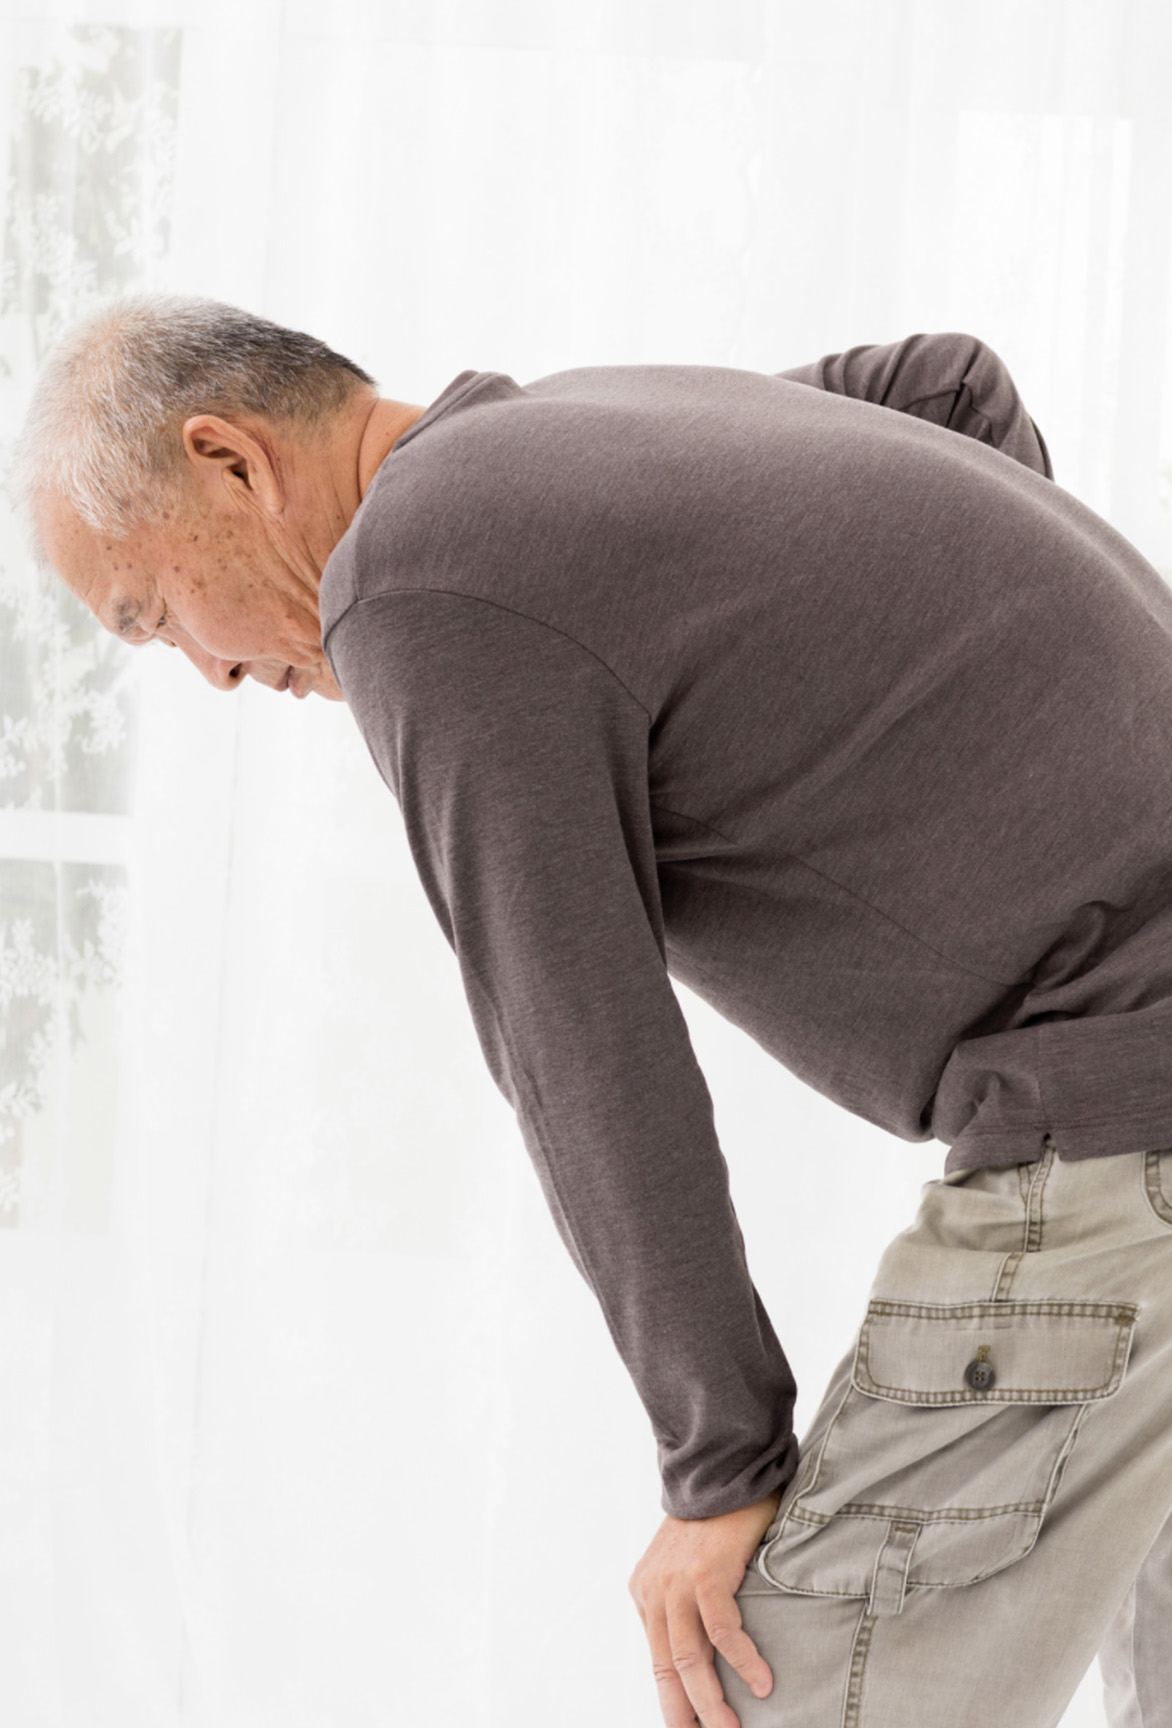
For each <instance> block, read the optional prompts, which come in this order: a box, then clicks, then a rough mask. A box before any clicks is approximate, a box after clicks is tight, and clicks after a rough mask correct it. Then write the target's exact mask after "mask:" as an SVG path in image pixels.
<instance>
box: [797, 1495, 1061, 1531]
mask: <svg viewBox="0 0 1172 1728" xmlns="http://www.w3.org/2000/svg"><path fill="white" fill-rule="evenodd" d="M1045 1508H1046V1501H1045V1500H1044V1499H1043V1500H1008V1501H1006V1503H1005V1504H1004V1505H1003V1506H949V1507H946V1508H945V1509H944V1510H943V1511H940V1512H932V1511H929V1510H928V1509H927V1508H926V1507H920V1506H893V1505H890V1504H884V1502H883V1501H872V1500H848V1501H846V1502H845V1503H844V1504H843V1505H842V1506H840V1507H839V1508H838V1510H837V1511H836V1512H815V1511H813V1510H812V1509H811V1508H809V1507H807V1508H806V1509H805V1510H804V1511H802V1512H791V1513H790V1521H791V1522H792V1523H794V1524H809V1525H811V1526H812V1527H813V1528H814V1529H816V1530H821V1529H822V1528H823V1527H824V1526H825V1525H827V1524H832V1523H833V1522H834V1520H835V1519H836V1518H876V1519H880V1520H882V1521H884V1522H886V1521H887V1520H889V1519H892V1518H900V1519H902V1520H904V1521H905V1522H910V1523H915V1524H972V1523H974V1522H978V1521H979V1520H980V1519H982V1518H1002V1517H1004V1516H1005V1515H1006V1514H1007V1513H1010V1512H1030V1513H1038V1512H1043V1511H1044V1510H1045Z"/></svg>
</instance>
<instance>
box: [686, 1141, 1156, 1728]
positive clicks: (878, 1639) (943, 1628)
mask: <svg viewBox="0 0 1172 1728" xmlns="http://www.w3.org/2000/svg"><path fill="white" fill-rule="evenodd" d="M1165 1189H1166V1190H1167V1192H1168V1199H1167V1200H1164V1198H1163V1196H1164V1193H1165ZM1170 1509H1172V1152H1170V1153H1166V1154H1160V1153H1151V1154H1146V1155H1145V1154H1142V1153H1137V1154H1133V1155H1128V1156H1126V1157H1122V1158H1109V1159H1092V1160H1084V1161H1081V1162H1078V1163H1064V1162H1062V1161H1061V1160H1059V1159H1057V1158H1056V1157H1055V1156H1054V1154H1053V1151H1052V1150H1050V1151H1048V1152H1047V1155H1046V1157H1045V1158H1043V1159H1041V1160H1039V1162H1038V1163H1036V1164H1031V1165H1023V1166H1013V1167H1011V1168H1008V1169H1002V1170H981V1171H975V1172H969V1173H966V1174H965V1175H963V1176H961V1177H960V1178H955V1179H954V1178H950V1179H948V1180H946V1181H944V1182H938V1183H930V1184H928V1186H927V1187H926V1188H925V1190H924V1201H923V1204H922V1206H921V1209H920V1213H919V1216H918V1218H917V1220H916V1222H915V1224H913V1226H912V1227H911V1229H910V1230H908V1231H905V1232H903V1233H902V1234H901V1235H900V1236H898V1237H897V1238H896V1240H895V1241H894V1242H893V1243H892V1244H891V1247H890V1248H889V1249H888V1251H887V1253H886V1254H885V1255H884V1256H883V1259H882V1261H881V1263H880V1267H879V1272H878V1274H877V1277H876V1280H875V1286H874V1289H873V1291H872V1298H871V1302H870V1304H869V1307H868V1311H867V1316H866V1318H865V1321H864V1325H863V1327H862V1329H861V1331H860V1334H859V1338H858V1340H857V1343H856V1347H855V1349H854V1350H853V1351H852V1352H851V1354H850V1355H849V1356H848V1357H847V1359H846V1360H845V1361H844V1362H843V1363H842V1364H840V1366H839V1368H838V1370H837V1371H836V1373H835V1375H834V1376H833V1378H832V1380H831V1384H830V1387H829V1389H828V1391H827V1395H826V1397H825V1399H824V1400H823V1403H822V1405H821V1407H820V1409H819V1411H818V1414H817V1416H816V1418H815V1421H814V1423H813V1426H812V1428H811V1431H810V1434H809V1435H808V1436H807V1437H806V1440H805V1441H804V1443H803V1447H802V1456H801V1462H800V1464H799V1469H798V1473H797V1476H796V1477H795V1479H794V1482H793V1483H792V1484H791V1487H790V1489H789V1491H788V1492H787V1494H786V1496H785V1498H784V1500H783V1502H782V1504H781V1506H780V1508H779V1510H778V1515H777V1518H776V1519H775V1520H774V1523H773V1524H772V1525H771V1526H770V1529H769V1530H768V1531H767V1532H766V1535H765V1538H764V1540H763V1542H762V1544H761V1546H760V1548H759V1549H758V1551H757V1554H756V1555H755V1557H754V1561H753V1563H751V1564H750V1567H749V1570H748V1571H747V1573H746V1575H745V1579H744V1582H743V1583H742V1586H741V1589H740V1591H739V1592H738V1602H739V1604H740V1608H741V1613H742V1615H743V1617H744V1622H745V1626H746V1629H747V1630H748V1631H749V1633H750V1634H751V1636H752V1637H753V1638H754V1640H755V1641H756V1642H757V1644H758V1647H759V1648H760V1650H761V1651H762V1654H763V1655H764V1656H765V1658H766V1660H767V1661H768V1662H769V1663H770V1666H771V1667H772V1668H773V1671H774V1689H773V1692H772V1693H771V1695H770V1697H769V1698H768V1699H766V1700H757V1699H754V1698H753V1697H752V1696H751V1695H750V1694H749V1693H748V1692H747V1691H746V1690H745V1688H744V1687H743V1686H742V1685H741V1683H740V1682H739V1681H738V1679H737V1677H736V1675H735V1674H734V1673H733V1672H732V1671H731V1670H730V1669H729V1668H728V1667H727V1664H725V1663H723V1662H722V1661H721V1660H720V1659H719V1658H718V1671H719V1673H720V1676H721V1680H722V1683H723V1684H724V1686H725V1692H726V1696H727V1698H728V1700H729V1703H730V1704H731V1705H732V1706H733V1708H734V1709H735V1710H736V1711H737V1713H738V1715H739V1716H740V1718H741V1722H742V1725H743V1728H798V1725H799V1724H800V1725H801V1728H938V1725H939V1724H941V1723H944V1722H947V1723H948V1724H949V1725H950V1728H978V1725H980V1728H986V1725H987V1724H989V1723H990V1722H999V1723H1000V1722H1004V1723H1006V1724H1011V1725H1012V1728H1052V1724H1054V1723H1056V1722H1057V1721H1058V1720H1059V1718H1060V1716H1061V1714H1062V1711H1063V1709H1064V1708H1065V1705H1066V1703H1067V1702H1068V1701H1069V1699H1070V1697H1071V1695H1072V1694H1073V1692H1074V1690H1075V1688H1076V1687H1077V1685H1078V1682H1079V1679H1080V1678H1081V1676H1082V1674H1083V1673H1084V1672H1085V1670H1086V1668H1087V1667H1088V1666H1089V1664H1090V1662H1091V1660H1092V1659H1093V1657H1094V1654H1095V1651H1096V1650H1097V1648H1098V1646H1099V1644H1100V1643H1101V1641H1102V1639H1103V1637H1104V1635H1105V1633H1106V1631H1107V1628H1108V1626H1109V1625H1110V1622H1111V1620H1112V1618H1113V1615H1114V1613H1115V1611H1116V1610H1117V1608H1118V1607H1119V1605H1120V1603H1121V1602H1122V1600H1123V1598H1124V1597H1125V1596H1126V1594H1127V1592H1128V1590H1129V1588H1130V1585H1131V1582H1132V1580H1133V1578H1134V1577H1135V1575H1136V1573H1137V1571H1138V1569H1139V1567H1140V1565H1141V1563H1142V1561H1143V1559H1144V1556H1145V1554H1146V1553H1147V1551H1148V1549H1149V1547H1150V1546H1151V1543H1152V1541H1153V1538H1154V1536H1155V1535H1156V1533H1157V1532H1158V1530H1159V1528H1160V1526H1161V1524H1162V1523H1163V1522H1164V1520H1165V1519H1166V1518H1167V1516H1168V1514H1169V1511H1170Z"/></svg>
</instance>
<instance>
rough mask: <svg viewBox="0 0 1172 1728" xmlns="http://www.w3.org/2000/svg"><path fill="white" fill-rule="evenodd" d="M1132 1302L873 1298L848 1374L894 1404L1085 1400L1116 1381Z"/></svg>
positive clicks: (1126, 1347)
mask: <svg viewBox="0 0 1172 1728" xmlns="http://www.w3.org/2000/svg"><path fill="white" fill-rule="evenodd" d="M1138 1312H1139V1311H1138V1309H1137V1308H1135V1307H1133V1306H1132V1305H1131V1304H1129V1303H1118V1302H964V1303H958V1304H954V1305H943V1304H933V1303H920V1302H885V1301H873V1302H872V1303H871V1304H870V1306H869V1307H868V1309H867V1317H866V1319H865V1320H864V1322H863V1327H862V1331H861V1332H860V1334H859V1342H858V1347H857V1349H856V1351H855V1360H854V1370H853V1373H852V1381H853V1384H854V1385H855V1387H856V1388H857V1389H858V1390H859V1391H860V1392H864V1393H866V1394H867V1395H868V1396H869V1397H872V1398H887V1399H892V1400H894V1401H895V1402H896V1403H901V1404H924V1405H929V1404H1088V1403H1090V1402H1092V1401H1093V1400H1094V1399H1097V1398H1109V1397H1110V1396H1111V1394H1112V1393H1113V1392H1114V1391H1115V1390H1116V1389H1117V1387H1118V1386H1119V1383H1120V1381H1121V1380H1122V1378H1123V1371H1124V1369H1125V1367H1126V1366H1127V1358H1128V1354H1129V1352H1130V1350H1131V1339H1132V1334H1133V1332H1134V1329H1135V1322H1136V1317H1137V1314H1138ZM977 1365H980V1369H983V1372H982V1371H980V1370H979V1369H978V1366H977Z"/></svg>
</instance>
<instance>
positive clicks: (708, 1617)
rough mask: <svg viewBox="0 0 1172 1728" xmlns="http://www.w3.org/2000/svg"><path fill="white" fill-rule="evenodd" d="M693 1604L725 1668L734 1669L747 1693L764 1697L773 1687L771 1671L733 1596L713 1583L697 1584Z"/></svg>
mask: <svg viewBox="0 0 1172 1728" xmlns="http://www.w3.org/2000/svg"><path fill="white" fill-rule="evenodd" d="M696 1604H697V1607H698V1608H699V1610H700V1617H701V1619H702V1620H703V1622H704V1630H705V1632H706V1633H707V1634H708V1637H709V1639H710V1640H711V1642H712V1644H713V1645H714V1646H715V1647H716V1649H717V1650H719V1651H720V1654H721V1655H722V1656H723V1657H724V1659H725V1661H726V1662H727V1663H728V1665H729V1667H730V1668H734V1669H735V1670H736V1672H737V1673H738V1674H739V1675H740V1677H741V1679H742V1680H743V1681H744V1682H745V1685H746V1686H747V1687H748V1688H749V1690H750V1692H753V1693H755V1694H756V1696H757V1697H758V1698H767V1697H768V1696H769V1694H770V1692H771V1691H772V1690H773V1673H772V1670H771V1669H770V1667H769V1664H768V1662H766V1660H765V1658H764V1656H762V1655H761V1653H760V1651H759V1650H758V1649H757V1646H756V1645H755V1644H754V1642H753V1640H752V1639H751V1638H750V1637H749V1634H748V1633H747V1632H746V1631H745V1629H744V1621H743V1620H742V1619H741V1611H740V1608H739V1607H738V1606H737V1600H736V1597H735V1596H730V1595H729V1593H728V1591H727V1590H722V1589H721V1588H720V1587H719V1586H717V1585H711V1584H710V1585H708V1586H707V1587H706V1586H705V1585H703V1584H701V1585H699V1586H698V1587H697V1590H696Z"/></svg>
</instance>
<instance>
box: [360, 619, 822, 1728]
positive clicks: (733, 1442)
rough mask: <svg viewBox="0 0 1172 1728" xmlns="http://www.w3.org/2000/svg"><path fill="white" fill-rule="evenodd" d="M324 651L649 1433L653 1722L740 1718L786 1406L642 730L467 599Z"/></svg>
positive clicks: (563, 657) (374, 626)
mask: <svg viewBox="0 0 1172 1728" xmlns="http://www.w3.org/2000/svg"><path fill="white" fill-rule="evenodd" d="M327 650H328V652H329V656H330V660H331V664H332V665H333V667H334V671H335V675H336V676H337V678H338V682H339V684H340V686H341V688H342V690H343V691H344V692H345V695H346V699H347V701H348V703H349V705H350V708H351V710H352V712H353V713H354V715H355V718H356V720H357V722H358V724H359V726H360V728H361V730H362V732H363V735H364V736H365V738H366V741H367V743H368V745H369V747H370V750H371V753H372V755H373V756H374V759H375V761H376V763H377V765H378V767H379V769H380V770H381V772H382V774H383V777H384V779H385V780H386V781H387V783H388V785H389V786H390V787H391V789H392V791H393V792H394V793H395V795H396V797H397V798H398V800H399V804H400V807H401V809H402V812H403V818H404V822H405V824H406V828H407V835H408V840H409V842H410V845H411V849H412V853H413V856H414V859H415V862H416V865H417V867H418V870H419V874H420V879H421V881H422V883H423V886H424V888H425V890H426V892H427V895H428V898H429V900H430V902H431V905H432V908H433V910H434V911H435V913H436V916H437V918H438V920H439V922H440V925H441V927H442V928H443V930H444V933H445V935H446V936H447V938H448V940H449V942H450V943H451V944H452V947H453V948H454V950H455V952H456V955H457V958H458V960H459V963H460V968H461V973H462V976H463V982H464V987H465V992H466V995H467V997H468V1002H469V1006H470V1008H471V1011H472V1016H473V1020H474V1022H475V1026H476V1031H477V1034H478V1036H479V1039H480V1043H481V1047H482V1049H483V1051H484V1054H485V1058H486V1060H487V1062H488V1065H489V1068H490V1070H491V1072H492V1074H493V1077H494V1079H495V1080H496V1082H497V1084H498V1086H499V1087H500V1089H501V1090H502V1092H503V1093H504V1094H505V1096H506V1098H508V1100H509V1102H510V1103H511V1104H512V1105H513V1107H514V1109H515V1110H516V1113H517V1119H518V1123H519V1125H520V1128H521V1131H522V1134H523V1136H524V1139H525V1143H526V1146H527V1148H528V1150H529V1153H530V1156H531V1157H532V1159H533V1162H534V1164H535V1166H536V1169H537V1173H538V1176H539V1178H540V1180H541V1183H542V1187H543V1189H544V1191H545V1196H546V1200H547V1202H548V1204H549V1208H550V1211H551V1213H552V1216H553V1219H554V1222H555V1224H556V1226H557V1228H558V1231H559V1232H560V1234H561V1236H562V1239H563V1241H564V1242H565V1244H566V1247H567V1248H568V1249H569V1252H570V1254H571V1256H572V1258H573V1260H574V1262H575V1264H576V1265H577V1267H578V1269H579V1271H580V1272H581V1274H582V1276H583V1277H584V1278H585V1279H586V1281H587V1283H588V1284H589V1285H590V1287H591V1289H592V1290H593V1291H594V1293H595V1295H596V1297H597V1298H598V1300H599V1303H600V1305H601V1307H602V1310H603V1314H604V1316H605V1318H606V1321H607V1324H608V1326H609V1328H610V1331H611V1335H612V1337H613V1339H614V1342H615V1344H616V1346H617V1348H618V1350H619V1353H620V1355H621V1356H622V1358H623V1360H624V1362H625V1363H626V1366H627V1368H628V1370H629V1372H630V1374H631V1378H632V1380H633V1382H634V1384H635V1387H636V1389H637V1391H638V1393H639V1396H640V1398H641V1399H642V1401H643V1404H644V1406H645V1408H646V1410H647V1412H648V1415H649V1416H650V1418H651V1423H652V1427H653V1429H654V1431H655V1434H656V1437H657V1440H658V1448H659V1462H660V1471H661V1475H662V1478H663V1485H664V1492H663V1506H664V1509H665V1511H667V1513H668V1514H669V1516H668V1518H667V1520H666V1521H665V1526H664V1527H663V1529H664V1530H665V1531H666V1532H667V1536H666V1555H665V1552H664V1549H663V1546H662V1545H661V1547H660V1548H659V1549H657V1551H656V1557H655V1560H654V1564H653V1565H652V1567H651V1568H650V1570H649V1569H648V1568H647V1566H646V1564H645V1565H644V1567H643V1568H642V1569H641V1571H640V1574H639V1580H640V1581H639V1583H638V1584H637V1586H636V1588H635V1589H633V1590H632V1594H633V1595H634V1596H635V1599H636V1604H637V1606H638V1607H639V1611H640V1614H641V1616H642V1618H643V1621H644V1625H645V1627H646V1630H647V1635H648V1639H649V1642H650V1645H651V1651H652V1660H653V1664H654V1667H655V1671H656V1677H657V1680H658V1682H659V1685H660V1689H661V1698H662V1701H663V1705H662V1707H663V1711H664V1717H665V1721H667V1722H669V1723H671V1724H673V1725H674V1724H676V1723H683V1722H687V1721H692V1720H693V1719H694V1718H693V1708H695V1710H696V1711H697V1712H698V1713H699V1714H700V1716H701V1720H702V1721H704V1723H705V1724H706V1728H734V1724H735V1721H736V1718H735V1716H734V1715H733V1713H732V1711H731V1710H729V1708H728V1706H727V1705H725V1704H723V1703H722V1702H721V1690H720V1684H719V1681H718V1679H717V1676H716V1673H715V1669H714V1666H713V1661H712V1647H713V1645H714V1644H715V1645H716V1646H717V1647H718V1648H719V1649H720V1650H721V1652H722V1654H723V1655H725V1656H726V1657H727V1659H728V1660H729V1662H730V1663H731V1664H732V1666H733V1667H734V1668H736V1669H737V1671H738V1672H739V1673H740V1674H741V1676H742V1677H743V1679H744V1680H745V1683H746V1684H747V1685H750V1686H754V1687H755V1688H759V1689H762V1690H767V1689H768V1686H769V1684H770V1676H769V1670H768V1668H767V1666H766V1664H765V1662H764V1660H763V1659H762V1657H761V1656H760V1654H759V1653H758V1652H757V1650H756V1648H755V1646H754V1645H753V1643H752V1640H751V1639H750V1637H749V1635H748V1634H747V1633H746V1632H745V1631H744V1630H743V1629H742V1628H741V1626H740V1616H739V1613H738V1610H737V1605H736V1602H735V1600H734V1594H735V1591H736V1589H737V1587H738V1585H739V1584H740V1581H741V1578H742V1577H743V1575H744V1571H745V1567H746V1565H747V1563H748V1561H749V1559H750V1558H751V1556H752V1553H753V1550H754V1548H755V1546H756V1544H757V1542H758V1541H759V1540H760V1538H761V1536H762V1535H763V1533H764V1531H765V1529H766V1527H767V1526H768V1524H769V1521H770V1519H771V1517H772V1516H773V1514H774V1512H775V1511H776V1507H777V1503H778V1493H779V1491H780V1490H781V1489H782V1488H783V1487H784V1486H785V1484H786V1483H787V1482H788V1481H789V1479H790V1477H791V1476H792V1474H793V1471H794V1469H795V1468H796V1464H797V1447H796V1442H795V1439H794V1436H793V1431H792V1422H791V1413H792V1405H793V1399H794V1390H795V1389H794V1383H793V1378H792V1375H791V1373H790V1370H789V1367H788V1364H787V1363H786V1360H785V1357H784V1355H783V1354H782V1351H781V1346H780V1345H779V1343H778V1341H777V1338H776V1335H775V1333H774V1331H773V1327H772V1325H771V1324H770V1321H769V1317H768V1315H767V1314H766V1312H765V1309H764V1307H763V1306H762V1304H761V1301H760V1298H759V1296H758V1294H757V1292H756V1290H755V1289H754V1287H753V1284H752V1282H751V1280H750V1277H749V1273H748V1268H747V1266H746V1263H745V1255H744V1243H743V1241H742V1238H741V1232H740V1229H739V1226H738V1223H737V1219H736V1216H735V1213H734V1211H733V1206H732V1200H731V1197H730V1194H729V1187H728V1171H727V1167H726V1165H725V1162H724V1158H723V1155H722V1153H721V1151H720V1148H719V1144H718V1142H717V1137H716V1131H715V1125H714V1122H713V1114H712V1102H711V1098H710V1096H709V1093H708V1089H707V1086H706V1084H705V1081H704V1077H703V1075H702V1073H701V1071H700V1068H699V1065H698V1063H697V1062H696V1058H695V1055H694V1053H693V1051H692V1047H691V1041H690V1039H689V1037H688V1033H687V1027H686V1024H685V1022H684V1019H683V1015H682V1013H681V1011H680V1007H679V1004H678V1002H677V1001H676V998H675V995H674V992H673V990H672V987H671V981H670V979H669V977H668V973H667V968H666V964H665V960H664V948H663V930H662V911H661V907H660V901H659V885H658V879H657V875H656V868H655V850H654V841H653V835H652V831H651V810H650V802H649V794H648V759H647V753H648V738H649V727H650V717H649V716H648V715H647V713H646V712H645V711H644V709H643V708H642V707H641V706H640V705H639V704H638V703H637V702H636V701H635V699H634V697H633V696H632V695H631V694H630V693H629V692H628V691H627V690H626V689H625V688H624V687H623V685H622V684H621V683H620V682H619V680H618V679H617V678H616V677H615V675H614V674H613V673H612V672H611V671H610V670H609V669H608V668H606V667H605V666H603V665H602V664H601V663H600V662H599V661H598V660H596V659H595V657H594V656H593V655H592V654H590V653H588V652H587V650H585V649H584V648H582V647H580V646H579V645H578V644H577V643H576V642H573V641H572V640H570V639H569V638H568V637H566V636H564V635H562V634H561V633H560V632H558V631H556V630H553V629H551V628H550V627H548V626H547V625H545V624H542V623H540V622H538V621H536V620H534V619H532V618H528V617H525V616H523V615H520V614H518V613H515V612H512V611H510V610H508V609H507V608H505V607H502V606H497V605H493V604H490V603H488V602H486V601H482V600H479V599H475V598H472V597H469V596H466V595H462V594H458V593H445V592H428V591H420V590H414V591H407V592H399V593H389V594H383V595H381V596H380V597H378V598H377V599H371V600H365V601H359V602H357V603H356V604H354V605H352V606H351V608H350V610H349V611H348V612H347V613H346V614H345V615H344V616H343V618H342V619H341V620H340V622H339V623H338V624H337V625H336V626H335V628H334V629H333V630H332V631H331V633H330V636H329V638H328V641H327ZM645 1562H646V1557H645Z"/></svg>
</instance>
